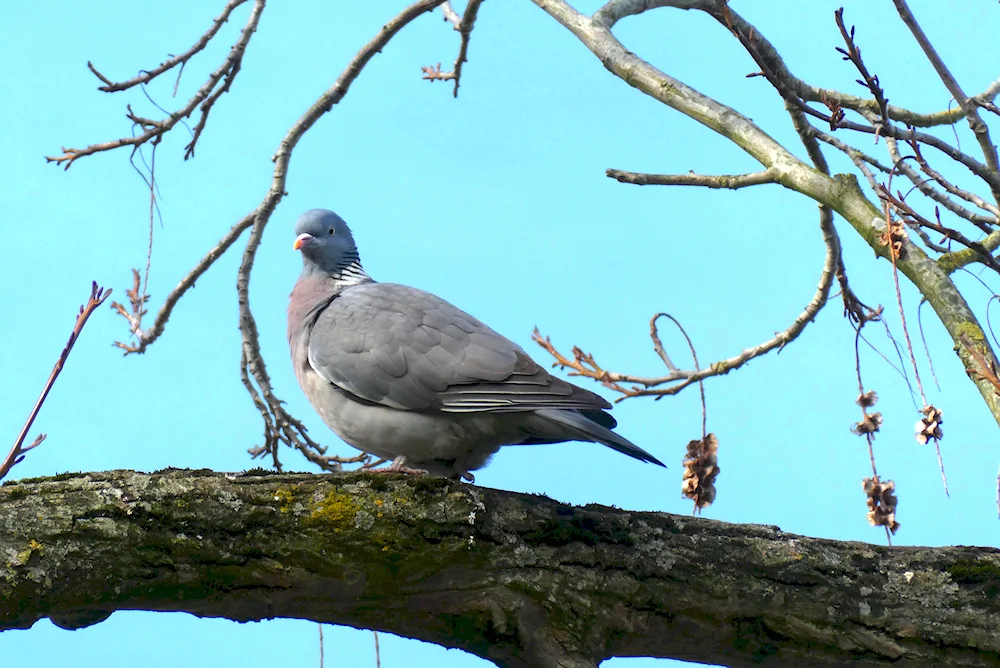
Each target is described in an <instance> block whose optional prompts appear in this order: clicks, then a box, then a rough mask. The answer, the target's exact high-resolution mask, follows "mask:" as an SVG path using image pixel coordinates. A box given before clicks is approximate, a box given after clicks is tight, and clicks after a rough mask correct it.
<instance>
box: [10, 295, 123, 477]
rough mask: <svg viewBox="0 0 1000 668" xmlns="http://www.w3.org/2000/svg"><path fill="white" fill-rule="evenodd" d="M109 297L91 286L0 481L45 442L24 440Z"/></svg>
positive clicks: (39, 437) (36, 439)
mask: <svg viewBox="0 0 1000 668" xmlns="http://www.w3.org/2000/svg"><path fill="white" fill-rule="evenodd" d="M109 296H111V290H107V291H105V290H104V288H99V287H97V283H96V282H95V283H92V284H91V286H90V298H89V299H88V300H87V303H86V304H84V305H83V306H81V307H80V314H79V315H77V316H76V323H75V324H74V325H73V331H72V333H71V334H70V335H69V341H67V342H66V347H65V348H63V351H62V352H61V353H60V354H59V359H57V360H56V363H55V366H53V367H52V372H51V373H50V374H49V378H48V380H46V381H45V386H44V387H42V393H41V394H40V395H39V396H38V401H36V402H35V405H34V406H33V407H32V408H31V412H30V413H28V419H27V420H26V421H25V423H24V426H23V427H21V432H20V433H19V434H18V435H17V438H16V439H15V440H14V445H13V446H12V447H11V449H10V452H8V453H7V456H6V457H5V458H4V460H3V462H2V463H0V480H3V478H4V477H5V476H6V475H7V474H8V473H10V470H11V469H12V468H13V467H14V466H15V465H16V464H19V463H20V462H21V461H22V460H23V459H24V456H25V454H26V453H27V452H28V451H29V450H31V449H33V448H36V447H38V446H39V445H41V443H42V441H44V440H45V434H39V435H38V437H36V438H35V440H34V441H32V443H31V444H30V445H28V446H25V445H24V440H25V439H26V438H27V437H28V431H29V430H30V429H31V425H32V424H33V423H34V422H35V418H36V417H38V412H39V411H40V410H41V409H42V404H44V403H45V399H46V397H48V396H49V391H50V390H51V389H52V386H53V385H54V384H55V382H56V378H58V377H59V374H60V372H62V370H63V367H64V366H65V365H66V360H67V359H69V354H70V353H71V352H72V351H73V346H74V345H75V344H76V341H77V339H78V338H80V333H81V332H82V331H83V327H84V325H86V324H87V319H88V318H90V314H91V313H93V312H94V311H95V310H96V309H97V307H98V306H100V305H101V304H103V303H104V300H105V299H107V298H108V297H109Z"/></svg>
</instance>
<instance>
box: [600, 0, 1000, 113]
mask: <svg viewBox="0 0 1000 668" xmlns="http://www.w3.org/2000/svg"><path fill="white" fill-rule="evenodd" d="M726 4H727V2H726V0H611V1H610V2H608V3H607V4H605V5H604V6H603V7H601V8H600V9H599V10H598V11H597V12H596V13H595V14H594V17H593V18H594V21H595V22H596V23H598V24H600V25H602V26H605V27H606V28H608V29H611V28H612V27H613V26H614V25H615V24H616V23H617V22H618V21H620V20H622V19H623V18H625V17H627V16H635V15H638V14H641V13H643V12H645V11H648V10H651V9H658V8H665V7H672V8H675V9H688V10H690V9H696V10H700V11H703V12H705V13H707V14H710V15H712V16H713V17H715V18H716V19H720V18H722V16H723V11H722V10H723V9H724V5H726ZM726 9H728V10H729V12H730V13H731V23H732V29H736V30H739V31H740V32H742V33H743V34H745V35H746V37H747V38H748V40H749V41H750V43H751V44H752V45H753V48H754V49H755V50H756V51H757V52H758V53H759V54H761V55H762V56H763V57H764V58H766V59H767V60H768V61H769V62H773V63H774V64H775V65H776V66H777V67H776V69H775V72H776V74H778V75H779V76H780V78H781V80H782V81H783V82H784V83H785V84H786V85H787V86H789V88H790V90H791V91H792V92H794V93H795V94H796V95H797V96H798V97H800V98H801V99H803V100H805V101H808V102H820V103H823V104H836V105H839V106H841V107H843V108H845V109H850V110H852V111H856V112H858V113H864V112H874V113H879V112H880V111H881V110H880V106H879V103H878V102H877V101H876V100H871V99H865V98H862V97H858V96H856V95H849V94H847V93H842V92H840V91H838V90H833V89H831V88H820V87H818V86H813V85H811V84H809V83H807V82H805V81H803V80H802V79H799V78H798V77H796V76H794V75H793V74H792V73H791V71H790V70H789V69H788V68H787V67H786V66H785V64H784V62H783V61H782V59H781V57H780V56H779V55H778V52H777V50H776V49H775V48H774V46H773V45H772V44H771V43H770V42H769V41H768V40H767V39H766V38H765V37H764V36H763V35H762V34H761V33H760V31H759V30H755V29H754V28H753V26H751V25H750V24H749V23H748V22H747V21H745V20H744V19H743V18H742V17H740V16H739V15H738V14H736V13H735V12H733V11H732V10H731V9H730V8H726ZM723 23H725V22H724V21H723ZM727 27H729V26H727ZM997 95H1000V79H997V80H996V81H994V82H993V83H992V84H990V85H989V87H987V88H986V90H984V91H983V92H982V93H980V94H978V95H976V96H975V97H972V98H969V101H970V102H971V103H972V104H974V105H978V106H983V107H986V106H987V105H990V106H992V105H991V103H992V101H993V100H995V99H996V97H997ZM886 110H887V112H888V116H889V119H890V120H893V121H897V122H899V123H903V124H904V125H909V126H913V127H934V126H938V125H952V124H953V123H955V122H956V121H958V120H960V119H961V118H962V116H963V115H965V114H964V111H963V110H962V109H961V108H958V109H946V110H942V111H936V112H930V113H920V112H916V111H911V110H910V109H906V108H903V107H896V106H893V105H891V104H890V105H888V107H887V108H886Z"/></svg>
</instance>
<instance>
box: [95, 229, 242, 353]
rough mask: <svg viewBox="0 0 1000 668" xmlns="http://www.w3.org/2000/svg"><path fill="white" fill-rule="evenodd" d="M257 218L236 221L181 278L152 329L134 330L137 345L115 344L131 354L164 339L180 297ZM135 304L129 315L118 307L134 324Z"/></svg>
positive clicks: (166, 300)
mask: <svg viewBox="0 0 1000 668" xmlns="http://www.w3.org/2000/svg"><path fill="white" fill-rule="evenodd" d="M253 221H254V214H253V213H251V214H249V215H247V216H245V217H244V218H242V219H241V220H240V221H239V222H238V223H236V224H235V225H233V226H232V228H230V230H229V232H227V233H226V235H225V236H224V237H222V239H220V240H219V243H217V244H216V245H215V246H214V247H213V248H212V249H211V250H209V251H208V253H206V254H205V256H204V257H203V258H201V260H199V261H198V264H196V265H195V266H194V268H192V269H191V271H189V272H188V274H187V275H186V276H185V277H184V278H182V279H181V281H180V283H178V284H177V287H175V288H174V289H173V290H171V291H170V294H169V295H167V298H166V299H164V300H163V306H161V307H160V310H159V311H158V312H157V314H156V320H154V321H153V324H152V325H151V326H150V327H149V329H145V330H135V329H132V333H133V334H134V335H135V336H136V339H137V340H136V342H135V343H134V344H131V343H124V342H121V341H116V342H115V345H116V346H118V347H119V348H121V349H122V350H124V351H125V354H126V355H128V354H129V353H143V352H145V351H146V348H147V347H148V346H149V345H150V344H151V343H153V342H154V341H156V339H158V338H160V335H161V334H163V330H164V328H165V327H166V325H167V321H168V320H169V319H170V315H171V314H172V313H173V311H174V307H175V306H176V305H177V302H178V301H180V298H181V297H183V296H184V293H186V292H187V291H188V290H189V289H190V288H193V287H194V284H195V282H196V281H197V280H198V279H199V278H201V275H202V274H204V273H205V272H206V271H207V270H208V268H209V267H211V266H212V265H213V264H215V261H216V260H218V259H219V258H220V257H222V255H223V254H224V253H225V252H226V251H227V250H228V249H229V247H230V246H232V245H233V243H234V242H235V241H236V240H237V239H238V238H239V237H240V235H241V234H242V233H243V232H244V231H246V229H247V228H248V227H250V226H251V225H253ZM132 271H133V276H134V277H135V278H136V280H137V279H138V272H137V271H136V270H134V269H133V270H132ZM134 287H135V286H133V289H134ZM126 294H128V295H129V296H130V297H131V296H132V291H126ZM144 305H145V302H141V303H140V304H139V306H144ZM111 306H112V307H116V303H114V302H113V303H112V304H111ZM132 306H133V313H132V314H129V313H128V312H127V311H126V310H125V309H124V307H121V305H120V304H118V305H117V307H116V310H117V311H118V312H119V313H121V314H122V315H123V316H124V317H125V318H126V320H128V321H129V323H130V326H131V325H132V324H133V323H134V322H137V319H136V318H135V313H134V311H135V308H136V303H135V302H133V304H132ZM119 307H120V308H119Z"/></svg>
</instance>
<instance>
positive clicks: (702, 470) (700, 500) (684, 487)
mask: <svg viewBox="0 0 1000 668" xmlns="http://www.w3.org/2000/svg"><path fill="white" fill-rule="evenodd" d="M718 451H719V439H718V438H716V436H715V434H707V435H706V436H705V437H704V438H702V439H700V440H696V441H691V442H690V443H688V444H687V454H686V455H685V456H684V460H683V464H684V475H683V478H682V482H681V494H683V495H684V496H685V497H686V498H688V499H691V500H692V501H694V511H693V513H700V512H701V511H702V509H704V508H707V507H708V506H710V505H712V502H713V501H715V479H716V477H718V475H719V471H720V469H719V459H718Z"/></svg>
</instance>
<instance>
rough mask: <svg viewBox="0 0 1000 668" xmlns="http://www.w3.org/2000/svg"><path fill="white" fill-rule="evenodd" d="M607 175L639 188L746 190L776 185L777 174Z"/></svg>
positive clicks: (616, 171)
mask: <svg viewBox="0 0 1000 668" xmlns="http://www.w3.org/2000/svg"><path fill="white" fill-rule="evenodd" d="M605 174H606V175H607V176H608V177H610V178H612V179H615V180H617V181H618V182H619V183H632V184H634V185H637V186H703V187H705V188H729V189H731V190H736V189H737V188H746V187H748V186H759V185H763V184H765V183H776V182H777V181H776V180H775V179H776V174H775V173H774V172H772V171H770V170H764V171H760V172H753V173H752V174H720V175H716V176H707V175H702V174H694V173H691V174H642V173H639V172H626V171H622V170H620V169H608V170H607V171H606V172H605Z"/></svg>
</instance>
